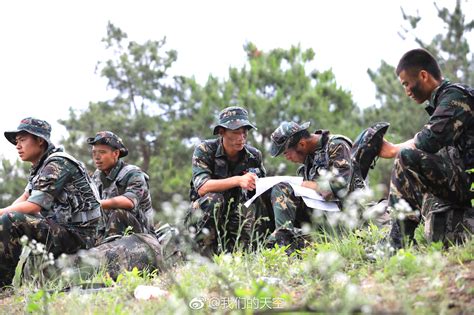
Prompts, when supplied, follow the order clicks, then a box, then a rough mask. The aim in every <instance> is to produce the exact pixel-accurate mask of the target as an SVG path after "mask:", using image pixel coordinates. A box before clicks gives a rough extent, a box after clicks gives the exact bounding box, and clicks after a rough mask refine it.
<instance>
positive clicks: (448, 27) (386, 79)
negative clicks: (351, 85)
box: [363, 0, 474, 185]
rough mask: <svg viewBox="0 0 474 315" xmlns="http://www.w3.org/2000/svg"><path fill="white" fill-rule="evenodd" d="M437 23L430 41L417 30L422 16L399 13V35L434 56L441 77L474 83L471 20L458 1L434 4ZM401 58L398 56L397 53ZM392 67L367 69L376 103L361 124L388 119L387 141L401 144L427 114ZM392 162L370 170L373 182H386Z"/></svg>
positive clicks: (424, 120)
mask: <svg viewBox="0 0 474 315" xmlns="http://www.w3.org/2000/svg"><path fill="white" fill-rule="evenodd" d="M434 6H435V7H436V9H437V12H438V17H439V19H440V22H442V23H443V25H444V26H443V27H442V28H440V29H442V30H443V33H440V34H438V35H436V36H435V37H434V38H433V39H431V42H429V41H425V40H424V39H422V38H421V37H419V35H422V33H420V32H418V29H417V27H418V25H419V23H423V22H424V19H423V17H422V15H419V14H417V15H416V16H413V15H410V14H407V13H405V11H404V10H403V9H402V16H403V19H404V21H405V22H406V23H407V25H406V26H405V27H404V30H403V32H402V33H401V34H400V35H401V36H402V38H404V39H405V38H406V37H408V36H410V37H414V40H415V42H416V43H417V44H418V45H419V46H420V47H422V48H425V49H427V50H429V51H430V52H431V53H433V55H434V56H435V57H436V58H437V60H438V62H439V64H440V67H441V70H442V72H443V75H444V77H446V78H448V79H450V80H451V81H454V82H461V83H466V84H469V85H471V86H472V85H474V59H473V58H474V55H473V54H470V47H469V43H468V40H467V37H466V35H467V34H468V33H469V32H471V31H472V29H473V27H474V20H472V21H469V22H466V21H465V14H464V13H463V10H462V4H461V1H460V0H457V1H456V4H455V6H454V8H453V9H452V10H449V9H448V8H440V7H438V5H437V4H436V3H434ZM400 57H401V56H400ZM395 66H396V65H390V64H388V63H387V62H386V61H383V60H382V61H381V64H380V66H379V68H378V69H376V70H372V69H368V70H367V73H368V75H369V77H370V78H371V80H372V82H373V83H374V84H375V86H376V98H377V100H378V102H379V104H378V105H375V106H372V107H368V108H366V109H364V110H363V121H364V125H367V126H368V125H371V124H373V123H375V122H377V121H387V122H390V124H391V125H390V129H389V130H388V133H387V135H386V138H387V140H389V141H391V142H393V143H400V142H403V141H406V140H408V139H411V138H413V137H414V135H415V134H416V133H417V132H418V131H419V130H420V129H421V128H422V127H423V125H424V124H425V123H426V122H427V121H428V115H427V114H426V113H425V111H424V109H423V106H421V105H417V104H415V103H414V102H413V101H412V100H410V99H409V98H408V97H407V96H406V95H405V92H404V90H403V88H402V86H401V85H400V83H399V82H398V78H397V76H396V74H395ZM390 170H391V163H389V162H385V163H379V165H378V166H377V168H376V169H375V170H374V171H372V172H371V176H372V177H373V178H374V179H375V180H374V181H372V184H378V183H383V184H385V185H388V183H389V174H390Z"/></svg>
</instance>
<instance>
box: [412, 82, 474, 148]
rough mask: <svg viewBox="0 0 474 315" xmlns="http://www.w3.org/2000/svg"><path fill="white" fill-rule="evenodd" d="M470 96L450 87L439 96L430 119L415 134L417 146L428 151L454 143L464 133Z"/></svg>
mask: <svg viewBox="0 0 474 315" xmlns="http://www.w3.org/2000/svg"><path fill="white" fill-rule="evenodd" d="M468 109H469V104H468V98H467V96H466V95H464V94H463V93H462V92H461V91H459V90H457V89H448V90H447V91H446V92H445V93H443V94H442V95H441V96H440V97H439V104H438V106H437V107H436V109H435V111H434V113H433V115H431V117H430V121H429V122H428V124H426V125H425V126H424V127H423V129H422V130H421V131H420V132H419V133H417V134H416V136H415V146H416V147H417V148H418V149H420V150H423V151H425V152H428V153H436V152H438V151H439V150H440V149H441V148H442V147H445V146H448V145H453V143H454V142H455V141H456V140H457V139H459V137H460V136H461V135H462V133H463V131H464V130H463V128H465V126H467V124H466V122H467V121H468V119H470V117H471V116H472V114H470V111H469V110H468Z"/></svg>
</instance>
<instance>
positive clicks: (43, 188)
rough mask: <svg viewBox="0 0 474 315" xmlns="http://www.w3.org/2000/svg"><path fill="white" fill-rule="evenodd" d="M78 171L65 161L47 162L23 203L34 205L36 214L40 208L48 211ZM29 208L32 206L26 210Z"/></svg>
mask: <svg viewBox="0 0 474 315" xmlns="http://www.w3.org/2000/svg"><path fill="white" fill-rule="evenodd" d="M78 171H79V170H78V169H77V167H76V166H75V165H73V164H72V162H68V161H67V160H66V159H56V160H53V161H51V162H49V163H48V164H47V165H46V166H45V167H44V168H43V169H42V171H41V173H40V174H39V175H38V180H37V181H36V182H35V184H34V189H33V190H32V191H31V194H30V196H29V197H28V199H27V201H25V202H28V203H30V204H31V203H33V204H35V205H36V206H37V208H36V207H35V208H36V209H37V211H38V212H39V211H40V210H41V209H42V208H43V209H46V210H50V209H51V208H52V207H53V204H54V200H55V198H56V197H57V196H59V195H60V194H61V192H62V191H63V189H64V185H65V184H66V183H67V182H68V181H69V180H70V179H71V177H72V175H73V172H78ZM18 204H23V203H21V202H20V203H18ZM15 206H16V204H15ZM29 207H33V206H32V205H29V206H28V209H30V208H29Z"/></svg>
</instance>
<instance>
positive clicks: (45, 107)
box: [0, 0, 474, 158]
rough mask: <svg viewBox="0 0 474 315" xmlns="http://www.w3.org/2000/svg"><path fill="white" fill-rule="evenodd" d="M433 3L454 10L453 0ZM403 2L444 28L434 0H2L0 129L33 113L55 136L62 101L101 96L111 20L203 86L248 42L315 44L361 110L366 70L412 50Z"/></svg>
mask: <svg viewBox="0 0 474 315" xmlns="http://www.w3.org/2000/svg"><path fill="white" fill-rule="evenodd" d="M437 3H439V5H440V7H443V6H448V7H450V8H451V7H453V6H454V3H455V1H454V0H443V1H437ZM401 7H403V8H404V9H405V10H406V11H407V13H410V14H416V13H417V10H418V12H419V14H420V15H421V16H422V22H421V24H420V28H419V31H418V32H419V33H418V34H422V38H426V40H431V38H432V37H433V36H434V35H435V34H437V33H440V32H441V31H442V28H441V25H440V24H439V19H438V18H437V17H436V10H435V7H434V5H433V1H412V0H392V1H380V0H379V1H377V0H359V1H351V0H346V1H342V0H332V1H320V0H314V1H300V0H292V1H278V0H273V1H267V0H253V1H248V0H239V1H224V0H220V1H217V0H214V1H211V0H201V1H198V0H194V1H193V0H189V1H183V0H172V1H171V0H168V1H144V0H133V1H121V0H100V1H99V0H95V1H90V0H82V1H38V0H29V1H22V0H16V1H2V2H1V3H0V40H1V43H2V45H1V49H0V108H1V110H2V114H1V115H0V126H1V128H0V129H1V132H2V133H3V132H4V131H7V130H14V129H16V127H17V126H18V124H19V122H20V120H21V119H22V118H25V117H29V116H32V117H37V118H41V119H45V120H47V121H48V122H50V123H51V124H52V126H53V132H52V133H53V134H52V139H53V142H58V141H59V139H61V138H62V137H64V136H65V135H67V131H66V130H65V129H64V127H63V126H61V125H59V124H58V123H57V120H58V119H61V118H67V117H68V115H69V108H73V109H77V110H81V109H82V110H83V109H85V108H87V106H88V104H89V102H97V101H101V100H107V99H108V97H109V96H110V95H111V91H107V87H106V81H105V80H104V79H103V78H101V77H100V76H99V75H98V74H97V73H95V67H96V64H97V62H98V61H100V60H105V58H106V51H105V46H104V44H103V43H102V42H101V39H102V38H104V37H105V35H106V26H107V23H108V21H110V22H112V23H113V24H115V25H116V26H118V27H120V28H121V29H122V30H123V31H125V32H126V33H127V34H128V36H129V38H130V39H131V40H134V41H137V42H144V41H146V40H149V39H153V40H158V39H161V38H163V37H165V36H166V45H165V49H166V50H169V49H175V50H177V52H178V60H177V61H176V62H175V64H174V66H173V67H172V68H171V71H170V74H172V75H173V74H176V75H178V74H179V75H186V76H194V77H195V78H196V79H197V80H198V81H199V82H200V83H202V84H204V83H205V81H206V79H207V78H208V76H209V74H213V75H214V76H218V77H220V78H225V77H227V73H228V69H229V67H230V66H236V67H241V66H243V65H244V64H245V61H246V56H245V54H244V51H243V45H244V44H245V43H246V42H249V41H250V42H253V43H255V44H256V46H257V47H258V48H259V49H260V50H264V51H265V50H270V49H273V48H290V47H291V45H298V44H300V45H301V47H302V48H303V49H307V48H312V49H313V50H314V51H315V54H316V55H315V61H314V68H316V69H318V70H327V69H332V71H333V72H334V73H335V77H336V81H337V83H338V84H339V85H340V86H341V87H342V88H343V89H345V90H347V91H350V92H351V93H352V95H353V99H354V101H355V102H356V103H357V104H358V105H359V106H361V107H366V106H369V105H372V104H375V102H376V99H375V86H374V85H373V83H372V82H371V81H370V78H369V77H368V75H367V69H369V68H370V69H373V70H375V69H377V68H378V66H379V65H380V63H381V61H382V60H384V61H386V62H388V63H389V64H392V65H396V64H397V62H398V60H399V58H400V57H401V55H403V53H404V52H406V51H407V50H409V49H412V48H416V47H417V46H416V44H415V43H414V41H413V38H411V37H408V38H407V39H406V40H402V39H401V37H400V36H399V35H398V32H400V31H401V30H402V25H404V22H403V19H402V13H401V9H400V8H401ZM463 7H464V10H465V12H474V0H469V1H466V0H463ZM468 17H469V15H468ZM471 18H472V15H471ZM2 138H3V137H2ZM2 155H3V156H4V157H8V158H11V157H16V152H15V149H14V148H13V147H12V146H11V144H9V143H8V142H7V140H6V139H3V140H0V156H2Z"/></svg>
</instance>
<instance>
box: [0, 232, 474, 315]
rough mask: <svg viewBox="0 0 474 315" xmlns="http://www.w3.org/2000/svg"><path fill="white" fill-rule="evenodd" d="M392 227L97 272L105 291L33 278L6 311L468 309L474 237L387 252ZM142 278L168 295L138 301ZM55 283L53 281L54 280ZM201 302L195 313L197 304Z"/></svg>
mask: <svg viewBox="0 0 474 315" xmlns="http://www.w3.org/2000/svg"><path fill="white" fill-rule="evenodd" d="M385 234H386V231H384V230H380V229H378V228H377V227H375V226H372V225H370V226H368V227H365V228H363V229H359V230H355V231H352V232H344V233H343V235H339V236H337V235H334V233H331V234H329V233H324V232H322V233H319V234H316V235H313V239H314V240H315V242H314V243H312V244H311V245H310V246H308V247H307V248H305V249H304V250H302V251H300V252H298V253H294V254H292V255H291V256H290V257H288V256H287V255H286V254H285V248H278V247H276V248H272V249H264V248H259V249H258V250H257V251H256V252H251V253H245V252H242V251H238V252H234V253H232V254H220V255H217V256H214V257H213V259H205V258H202V257H199V256H189V259H188V261H186V262H182V263H180V264H179V265H177V266H175V267H174V268H173V269H172V270H168V271H167V272H164V273H161V274H158V273H156V272H148V271H138V270H136V269H135V270H132V271H128V272H124V273H123V274H121V275H120V276H119V277H118V279H116V280H113V279H110V277H107V275H106V274H104V273H98V274H97V275H96V276H95V277H94V279H91V280H90V282H94V283H102V284H103V285H104V288H103V289H98V290H84V289H72V290H70V291H68V292H61V290H60V288H61V287H60V286H59V284H56V283H46V284H43V285H42V286H39V285H38V283H28V284H24V285H23V286H21V287H19V288H17V289H16V290H15V291H13V292H12V291H6V292H4V293H3V298H2V299H1V300H0V313H2V314H3V313H9V314H10V313H12V314H24V313H33V314H44V313H48V314H62V315H63V314H157V313H160V314H186V313H195V312H198V313H211V312H212V313H214V312H217V313H229V312H230V313H232V312H235V313H247V314H251V313H257V312H262V311H276V310H278V311H283V310H286V311H289V312H290V311H291V312H294V311H319V312H322V313H338V314H352V313H380V312H401V313H408V314H438V313H445V314H456V313H459V312H464V313H472V312H473V311H474V305H473V302H472V297H473V295H474V290H473V289H472V288H473V287H474V273H473V271H472V270H473V267H474V259H473V258H474V241H473V240H472V239H471V240H470V241H469V242H468V243H466V244H464V245H457V246H452V247H451V248H449V249H443V248H442V246H440V245H439V244H436V243H434V244H427V243H426V244H423V243H421V244H419V245H417V246H416V247H414V246H412V247H408V248H406V249H404V250H400V251H398V252H397V253H393V255H390V252H389V251H384V249H383V248H382V249H380V248H378V247H377V246H378V245H377V244H378V243H379V241H380V240H381V239H382V238H383V236H384V235H385ZM138 285H151V286H157V287H159V288H161V289H163V290H166V291H167V292H168V294H167V295H166V297H161V298H157V299H152V300H137V299H135V297H134V294H133V293H134V290H135V288H136V287H137V286H138ZM55 286H56V287H55ZM191 306H192V307H194V308H198V309H197V310H195V309H192V308H191Z"/></svg>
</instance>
